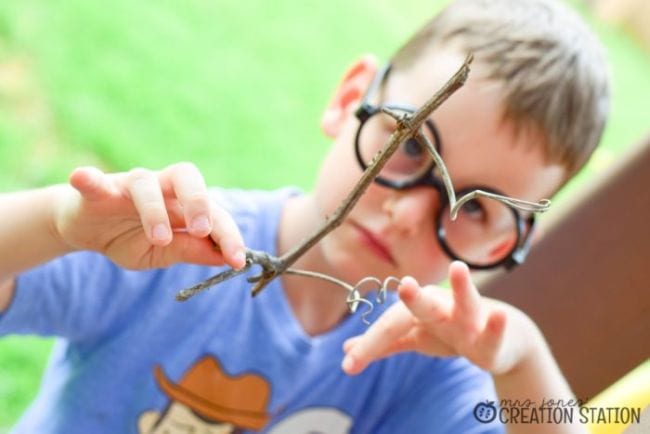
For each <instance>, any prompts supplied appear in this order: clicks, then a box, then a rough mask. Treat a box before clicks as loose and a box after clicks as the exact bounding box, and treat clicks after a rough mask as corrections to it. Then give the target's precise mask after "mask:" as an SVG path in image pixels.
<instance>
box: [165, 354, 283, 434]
mask: <svg viewBox="0 0 650 434" xmlns="http://www.w3.org/2000/svg"><path fill="white" fill-rule="evenodd" d="M154 377H155V379H156V382H157V383H158V385H159V386H160V388H161V389H162V390H163V392H164V393H165V394H166V395H167V396H168V397H169V398H170V399H171V400H172V401H176V402H179V403H181V404H183V405H185V406H187V407H188V408H190V409H191V410H192V411H193V412H195V413H196V414H198V415H200V416H201V417H202V418H204V419H207V420H212V421H215V422H222V423H231V424H232V425H234V426H236V427H238V428H243V429H250V430H255V431H258V430H260V429H262V428H263V427H264V426H265V425H266V424H267V422H268V421H269V414H268V413H267V412H266V408H267V405H268V403H269V399H270V394H271V387H270V385H269V383H268V381H267V380H266V379H265V378H263V377H261V376H259V375H256V374H242V375H238V376H230V375H228V374H226V373H225V372H224V371H223V370H222V369H221V366H220V365H219V362H218V361H217V359H215V358H214V357H212V356H205V357H203V358H201V359H199V360H198V361H197V362H196V363H195V364H194V365H193V366H192V367H190V369H189V370H188V371H187V372H186V373H185V375H184V376H183V378H181V380H180V382H178V383H174V382H173V381H171V380H170V379H169V378H168V377H167V376H166V375H165V373H164V372H163V370H162V368H161V367H160V365H156V366H155V367H154Z"/></svg>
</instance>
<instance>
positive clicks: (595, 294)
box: [481, 135, 650, 399]
mask: <svg viewBox="0 0 650 434" xmlns="http://www.w3.org/2000/svg"><path fill="white" fill-rule="evenodd" d="M481 288H482V290H483V292H484V293H485V294H486V295H489V296H491V297H494V298H498V299H501V300H505V301H507V302H509V303H511V304H513V305H515V306H518V307H519V308H521V309H522V310H524V311H525V312H527V313H528V314H530V316H531V317H532V318H533V319H534V320H535V321H536V322H537V324H538V325H539V326H540V328H541V329H542V331H543V332H544V335H545V336H546V338H547V340H548V342H549V344H550V345H551V349H552V350H553V353H554V354H555V356H556V358H557V360H558V362H559V364H560V367H561V369H562V371H563V372H564V374H565V375H566V377H567V379H568V381H569V383H570V384H571V387H572V388H573V391H574V392H575V393H576V396H577V397H578V398H580V399H588V398H592V397H593V396H594V395H596V394H597V393H598V392H600V391H602V390H603V389H604V388H606V387H607V386H609V385H610V384H612V383H613V382H615V381H616V380H617V379H619V378H620V377H622V376H623V375H624V374H625V373H626V372H628V371H630V370H631V369H633V368H634V367H635V366H637V365H639V364H640V363H641V362H643V361H644V360H646V359H647V358H648V357H649V356H650V135H649V136H648V137H646V139H645V140H644V141H643V143H641V144H640V146H638V147H635V148H634V150H633V151H632V152H630V153H629V154H627V155H626V156H625V157H624V158H622V160H621V161H619V162H618V164H616V165H615V167H613V168H612V170H610V171H609V172H608V173H607V174H606V175H604V176H602V177H600V178H599V179H597V180H595V182H594V183H593V185H591V186H590V188H587V191H586V192H584V194H583V195H582V196H580V198H579V199H578V201H577V202H576V203H574V205H573V206H570V207H567V209H566V210H565V212H564V213H563V214H562V216H561V217H560V218H558V219H556V220H555V221H554V223H553V224H552V225H551V227H550V228H549V229H548V231H547V233H546V234H545V236H544V237H543V239H542V240H541V241H540V243H539V244H538V245H537V246H536V247H535V248H534V249H533V251H532V252H531V254H530V256H529V258H528V260H527V261H526V264H525V265H524V266H522V267H519V268H517V269H515V270H513V271H512V272H511V273H501V274H497V275H495V276H492V277H491V278H490V279H488V281H487V282H485V283H484V284H483V285H482V286H481Z"/></svg>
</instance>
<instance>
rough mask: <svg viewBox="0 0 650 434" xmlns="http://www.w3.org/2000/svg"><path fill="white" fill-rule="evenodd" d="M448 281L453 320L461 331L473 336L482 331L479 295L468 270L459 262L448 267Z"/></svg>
mask: <svg viewBox="0 0 650 434" xmlns="http://www.w3.org/2000/svg"><path fill="white" fill-rule="evenodd" d="M449 281H450V282H451V288H452V291H453V295H454V320H455V321H457V323H458V325H459V326H460V327H461V328H462V330H463V331H464V332H465V333H466V334H468V335H470V336H475V335H477V334H478V333H480V331H481V330H482V329H483V326H484V319H483V318H482V311H481V295H480V294H479V292H478V290H477V289H476V286H475V285H474V283H473V282H472V278H471V276H470V272H469V268H468V267H467V265H466V264H464V263H463V262H460V261H454V262H452V264H451V265H450V266H449Z"/></svg>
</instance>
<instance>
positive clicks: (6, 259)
mask: <svg viewBox="0 0 650 434" xmlns="http://www.w3.org/2000/svg"><path fill="white" fill-rule="evenodd" d="M66 188H69V187H67V186H63V185H61V186H53V187H48V188H43V189H38V190H29V191H23V192H17V193H6V194H0V216H2V223H3V224H2V226H0V282H6V281H7V280H10V279H11V278H12V277H13V276H15V275H16V274H18V273H20V272H21V271H24V270H26V269H29V268H31V267H34V266H36V265H38V264H41V263H43V262H46V261H48V260H50V259H52V258H55V257H57V256H60V255H63V254H65V253H67V252H69V251H71V248H70V247H69V246H67V245H66V244H65V243H64V242H63V241H62V240H61V239H60V238H59V236H58V234H57V233H56V229H55V224H54V221H55V220H54V213H55V212H56V211H55V210H56V205H57V203H60V201H63V200H65V199H64V196H65V193H66V192H65V189H66Z"/></svg>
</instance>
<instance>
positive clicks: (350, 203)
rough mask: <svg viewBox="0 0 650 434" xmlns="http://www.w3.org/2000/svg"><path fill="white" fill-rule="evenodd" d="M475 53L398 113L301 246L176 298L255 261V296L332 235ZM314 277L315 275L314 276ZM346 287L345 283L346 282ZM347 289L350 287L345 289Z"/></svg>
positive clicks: (457, 82)
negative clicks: (414, 106) (417, 104)
mask: <svg viewBox="0 0 650 434" xmlns="http://www.w3.org/2000/svg"><path fill="white" fill-rule="evenodd" d="M472 60H473V56H472V55H471V54H469V55H468V56H467V57H466V58H465V61H464V62H463V64H462V65H461V67H460V68H459V69H458V71H457V72H456V73H455V74H454V75H453V76H452V77H451V78H450V79H449V81H447V83H446V84H445V85H444V86H443V87H442V88H441V89H440V90H439V91H438V92H436V93H435V94H434V95H433V96H432V97H431V98H430V99H429V100H428V101H427V102H426V103H425V104H424V105H423V106H422V107H421V108H420V109H419V110H418V111H416V112H415V113H414V114H413V115H411V116H407V115H406V114H401V113H400V114H397V115H396V116H397V119H398V123H397V129H396V130H395V131H394V132H393V134H392V135H391V136H390V138H389V140H388V143H386V145H385V146H384V148H383V149H382V150H381V151H379V152H378V153H377V155H375V157H374V158H373V159H372V161H371V163H370V164H369V165H368V167H367V168H366V170H365V171H364V172H363V174H362V176H361V178H360V179H359V181H358V182H357V184H356V185H355V186H354V188H353V189H352V191H351V192H350V193H349V194H348V196H347V197H346V198H345V200H344V201H343V202H342V203H341V205H339V207H338V208H337V209H336V211H335V212H334V213H333V214H332V215H331V216H329V217H327V219H326V221H325V223H324V224H323V225H322V226H321V227H320V228H318V229H317V230H316V231H314V232H313V233H312V234H311V235H310V236H308V237H307V238H305V239H304V240H303V241H302V242H301V243H300V244H299V245H297V246H296V247H294V248H293V249H291V250H289V251H288V252H286V253H285V254H284V255H282V256H281V257H279V258H276V257H272V256H271V255H268V254H266V253H264V255H265V256H263V255H260V253H263V252H255V253H256V255H253V254H252V252H251V251H248V252H247V260H246V262H247V265H246V266H245V267H244V269H242V270H238V271H235V270H227V271H224V272H222V273H220V274H217V275H216V276H213V277H210V278H209V279H207V280H205V281H203V282H201V283H199V284H197V285H194V286H192V287H190V288H186V289H183V290H182V291H180V292H179V293H178V294H177V296H176V299H177V300H179V301H185V300H187V299H189V298H190V297H192V296H193V295H195V294H197V293H199V292H201V291H203V290H205V289H206V288H208V287H210V286H212V285H215V284H217V283H221V282H223V281H225V280H228V279H230V278H232V277H234V276H237V275H239V274H242V273H243V272H245V271H247V270H248V268H250V266H251V265H252V264H259V265H261V267H262V273H261V274H260V275H258V276H256V277H254V278H251V279H249V281H254V282H255V285H254V286H253V289H252V290H251V294H252V295H253V296H256V295H257V294H259V293H260V292H261V291H262V290H263V289H264V288H265V287H266V285H268V284H269V282H271V281H272V280H273V279H275V278H276V277H277V276H279V275H280V274H282V273H284V272H285V271H286V270H287V269H288V268H289V267H290V266H291V265H292V264H293V263H294V262H296V260H298V258H300V257H301V256H302V255H303V254H304V253H305V252H306V251H307V250H309V249H310V248H311V247H313V246H314V245H315V244H316V243H318V242H319V241H320V240H321V239H322V238H323V237H325V236H326V235H327V234H329V233H330V232H331V231H332V230H334V229H335V228H336V227H338V226H339V225H340V224H341V223H342V222H343V220H344V219H345V217H346V216H347V215H348V213H349V212H350V210H352V208H353V207H354V205H355V204H356V203H357V201H358V200H359V198H360V197H361V196H362V195H363V193H364V192H365V191H366V189H367V188H368V186H369V185H370V184H371V183H372V181H373V180H374V179H375V177H376V176H377V175H378V174H379V172H380V171H381V169H382V168H383V167H384V165H385V164H386V162H387V161H388V159H389V158H390V157H391V156H392V155H393V154H394V153H395V151H396V150H397V149H398V148H399V145H400V144H401V143H402V142H404V141H405V140H407V139H408V138H410V137H413V136H414V135H415V134H416V132H417V131H418V130H419V128H420V126H421V125H422V123H423V122H424V121H425V120H426V119H427V118H428V117H429V116H430V115H431V113H432V112H433V111H434V110H435V109H436V108H438V107H439V106H440V104H442V103H443V102H444V101H445V100H446V99H447V98H449V96H450V95H451V94H452V93H454V92H455V91H456V90H458V89H459V88H460V87H461V86H462V85H463V84H464V83H465V81H466V80H467V76H468V74H469V65H470V64H471V63H472ZM311 277H314V276H311ZM344 287H345V285H344ZM346 289H347V288H346Z"/></svg>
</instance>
